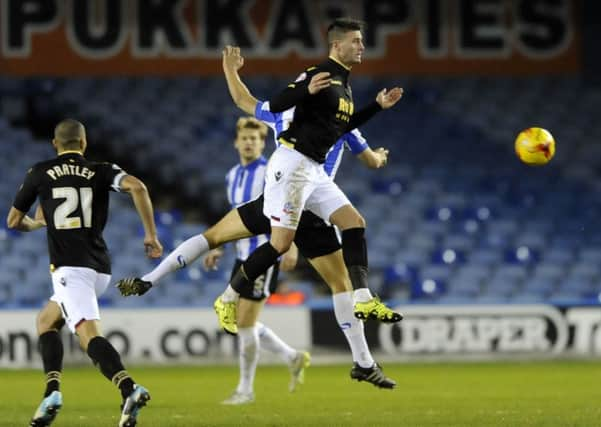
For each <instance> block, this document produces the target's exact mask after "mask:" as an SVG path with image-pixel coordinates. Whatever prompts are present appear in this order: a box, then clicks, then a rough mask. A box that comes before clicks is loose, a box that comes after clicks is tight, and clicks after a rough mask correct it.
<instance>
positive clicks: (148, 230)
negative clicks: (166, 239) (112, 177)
mask: <svg viewBox="0 0 601 427" xmlns="http://www.w3.org/2000/svg"><path fill="white" fill-rule="evenodd" d="M120 185H121V190H122V191H125V192H127V193H129V194H130V195H131V197H132V199H133V200H134V205H135V206H136V210H137V211H138V215H139V216H140V219H141V220H142V225H143V226H144V249H145V251H146V255H147V256H148V257H149V258H160V257H161V255H163V246H162V245H161V242H159V239H158V237H157V229H156V225H155V223H154V213H153V208H152V201H151V200H150V196H149V194H148V189H147V188H146V185H144V183H143V182H142V181H140V180H139V179H138V178H136V177H135V176H133V175H126V176H125V177H124V178H123V179H122V180H121V184H120Z"/></svg>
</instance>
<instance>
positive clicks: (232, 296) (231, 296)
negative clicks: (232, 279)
mask: <svg viewBox="0 0 601 427" xmlns="http://www.w3.org/2000/svg"><path fill="white" fill-rule="evenodd" d="M239 296H240V294H238V292H236V290H235V289H234V288H232V285H229V284H228V285H227V288H225V291H223V293H222V294H221V301H223V302H236V301H238V297H239Z"/></svg>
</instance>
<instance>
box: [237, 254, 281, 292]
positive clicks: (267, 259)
mask: <svg viewBox="0 0 601 427" xmlns="http://www.w3.org/2000/svg"><path fill="white" fill-rule="evenodd" d="M279 256H280V254H279V252H278V251H277V250H276V249H275V248H274V247H273V246H271V243H270V242H267V243H264V244H262V245H261V246H259V247H258V248H257V249H255V251H254V252H253V253H252V254H250V256H249V257H248V258H247V259H246V261H244V263H243V264H242V267H240V269H239V270H238V272H237V273H236V274H235V275H234V277H233V278H232V280H231V281H230V285H232V288H234V290H235V291H236V292H238V293H239V294H242V293H244V292H243V290H244V289H247V290H248V291H250V290H251V289H252V287H253V285H254V283H255V280H257V277H259V276H260V275H261V274H263V273H265V272H266V271H267V269H268V268H269V267H271V266H272V265H273V264H275V262H276V261H277V259H278V257H279Z"/></svg>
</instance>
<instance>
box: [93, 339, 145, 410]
mask: <svg viewBox="0 0 601 427" xmlns="http://www.w3.org/2000/svg"><path fill="white" fill-rule="evenodd" d="M88 356H90V358H91V359H92V361H93V362H94V364H95V365H98V367H99V368H100V372H102V374H103V375H104V376H105V377H107V378H108V379H109V381H111V382H112V383H113V384H115V385H116V386H117V387H119V390H121V396H123V398H124V399H125V398H127V396H129V395H130V394H131V393H132V391H134V381H133V380H132V378H131V377H130V376H129V374H128V373H127V371H126V370H125V368H124V367H123V364H122V363H121V356H119V353H118V352H117V350H115V347H113V346H112V344H111V343H110V342H108V340H107V339H106V338H104V337H100V336H98V337H94V338H92V339H91V340H90V342H89V344H88Z"/></svg>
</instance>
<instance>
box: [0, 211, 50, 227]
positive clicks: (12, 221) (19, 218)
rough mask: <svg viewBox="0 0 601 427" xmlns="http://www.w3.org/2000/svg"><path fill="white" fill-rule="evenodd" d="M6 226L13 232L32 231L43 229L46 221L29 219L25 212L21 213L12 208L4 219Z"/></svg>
mask: <svg viewBox="0 0 601 427" xmlns="http://www.w3.org/2000/svg"><path fill="white" fill-rule="evenodd" d="M36 213H37V211H36ZM6 225H7V227H8V228H11V229H13V230H19V231H34V230H37V229H39V228H42V227H45V226H46V221H44V220H43V219H34V218H30V217H29V216H27V215H26V214H25V212H21V211H20V210H19V209H17V208H15V207H14V206H12V207H11V208H10V211H9V212H8V216H7V217H6Z"/></svg>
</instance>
